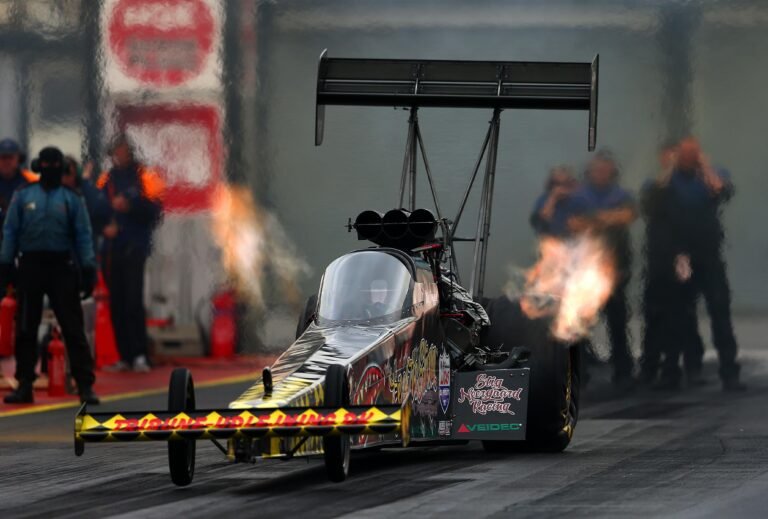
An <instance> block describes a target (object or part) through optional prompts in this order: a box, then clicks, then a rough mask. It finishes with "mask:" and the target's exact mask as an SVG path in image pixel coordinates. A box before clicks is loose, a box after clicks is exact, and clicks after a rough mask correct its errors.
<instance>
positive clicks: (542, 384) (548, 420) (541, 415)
mask: <svg viewBox="0 0 768 519" xmlns="http://www.w3.org/2000/svg"><path fill="white" fill-rule="evenodd" d="M488 313H489V315H490V318H491V327H490V329H489V330H488V333H487V336H486V340H487V342H486V344H503V345H504V349H511V348H513V347H515V346H523V347H526V348H528V349H530V351H531V355H530V359H529V360H528V367H530V368H531V382H530V392H529V395H528V423H527V426H526V440H525V441H510V442H498V441H494V442H492V441H485V442H483V447H484V448H485V449H486V450H488V451H493V452H498V451H518V450H524V451H537V452H561V451H563V450H564V449H565V448H566V447H567V446H568V444H569V443H570V442H571V438H572V436H573V431H574V429H575V427H576V422H577V421H578V417H579V393H580V391H579V389H580V373H581V369H580V368H581V361H580V354H581V351H580V349H579V348H578V347H577V346H571V345H568V344H564V343H562V342H559V341H556V340H554V339H552V337H551V335H550V333H549V321H548V320H546V319H535V320H532V319H528V318H527V317H526V316H525V315H524V314H523V313H522V311H521V309H520V305H519V304H518V303H517V301H509V300H508V299H507V298H506V297H501V298H499V299H496V300H494V301H493V302H492V303H491V304H490V305H489V307H488Z"/></svg>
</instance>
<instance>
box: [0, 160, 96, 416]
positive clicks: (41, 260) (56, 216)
mask: <svg viewBox="0 0 768 519" xmlns="http://www.w3.org/2000/svg"><path fill="white" fill-rule="evenodd" d="M64 167H65V163H64V156H63V155H62V153H61V151H60V150H59V149H57V148H53V147H48V148H44V149H43V150H41V151H40V154H39V157H38V168H37V169H38V170H39V172H40V181H39V182H37V183H35V184H30V185H28V186H26V187H23V188H22V189H20V190H18V191H17V192H16V193H15V194H14V196H13V199H12V200H11V204H10V206H9V208H8V214H7V215H6V218H5V222H4V225H3V240H2V244H1V245H0V286H8V285H14V286H15V287H16V292H17V295H18V305H19V306H18V310H17V313H16V351H15V355H16V380H17V381H18V383H19V385H18V387H17V389H16V390H15V391H13V392H12V393H11V394H9V395H7V396H6V397H5V398H4V401H5V402H6V403H9V404H21V403H32V402H33V400H34V397H33V393H32V384H33V382H34V381H35V378H36V375H35V365H36V363H37V332H38V328H39V327H40V320H41V318H42V311H43V297H44V296H45V295H47V296H48V298H49V300H50V304H51V308H52V309H53V311H54V313H55V314H56V319H57V320H58V322H59V325H60V326H61V331H62V335H63V336H64V343H65V344H66V347H67V353H68V355H69V361H70V369H71V372H72V376H73V377H74V379H75V381H76V382H77V388H78V393H79V395H80V400H81V401H82V402H86V403H90V404H98V403H99V399H98V397H97V396H96V394H95V393H94V392H93V383H94V381H95V376H94V373H93V357H92V356H91V350H90V348H89V346H88V341H87V339H86V337H85V330H84V327H83V309H82V306H81V305H80V300H81V290H82V297H84V298H85V297H89V296H90V295H91V293H92V292H93V287H94V284H95V280H96V258H95V254H94V250H93V241H92V239H91V224H90V221H89V218H88V213H87V210H86V208H85V204H84V202H83V199H82V198H81V197H80V196H78V195H77V194H76V193H75V192H74V191H72V190H71V189H69V188H67V187H64V186H62V184H61V177H62V174H63V173H64ZM73 256H75V257H73ZM16 262H18V272H16V267H15V265H16Z"/></svg>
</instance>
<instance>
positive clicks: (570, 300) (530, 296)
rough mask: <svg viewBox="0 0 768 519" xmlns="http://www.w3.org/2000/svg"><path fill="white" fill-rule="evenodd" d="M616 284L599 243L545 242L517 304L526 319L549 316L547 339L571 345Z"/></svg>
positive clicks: (585, 238) (583, 239) (591, 239)
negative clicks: (551, 336)
mask: <svg viewBox="0 0 768 519" xmlns="http://www.w3.org/2000/svg"><path fill="white" fill-rule="evenodd" d="M615 282H616V268H615V264H614V256H613V254H612V252H611V250H610V249H608V248H607V247H606V246H605V244H604V243H603V242H602V240H601V239H599V238H597V237H595V236H592V235H581V236H578V237H575V238H572V239H568V240H559V239H555V238H544V239H543V240H542V241H541V242H540V243H539V260H538V261H537V263H536V265H534V266H533V268H531V269H530V270H529V271H528V272H527V273H526V276H525V287H524V290H523V294H522V296H521V297H520V306H521V308H522V310H523V313H525V315H526V316H528V317H529V318H531V319H537V318H541V317H551V318H552V325H551V332H552V335H553V336H554V337H555V338H556V339H558V340H561V341H565V342H573V341H576V340H578V339H580V338H583V337H585V336H586V335H587V334H588V333H589V330H590V329H591V328H592V327H593V326H594V325H595V324H596V322H597V319H598V317H599V314H600V310H601V309H602V308H603V306H604V305H605V303H606V302H607V301H608V298H609V297H610V296H611V293H612V292H613V288H614V284H615ZM508 296H509V294H508Z"/></svg>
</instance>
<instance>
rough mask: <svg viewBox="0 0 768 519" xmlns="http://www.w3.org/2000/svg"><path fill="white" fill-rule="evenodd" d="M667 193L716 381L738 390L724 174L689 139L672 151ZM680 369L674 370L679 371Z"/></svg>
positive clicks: (681, 267) (680, 263) (673, 362)
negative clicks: (723, 218)
mask: <svg viewBox="0 0 768 519" xmlns="http://www.w3.org/2000/svg"><path fill="white" fill-rule="evenodd" d="M663 184H665V185H666V190H667V191H668V194H667V197H668V205H669V209H668V210H669V211H670V222H669V223H670V225H671V227H672V229H673V232H674V233H675V237H674V239H675V240H676V241H677V242H678V243H679V244H680V247H679V248H680V253H679V255H678V256H676V259H675V263H676V268H677V269H678V271H679V272H680V274H688V275H692V280H693V284H694V286H695V290H696V291H697V292H700V293H701V294H702V295H703V296H704V300H705V302H706V306H707V312H708V313H709V318H710V322H711V326H712V340H713V342H714V344H715V348H716V349H717V352H718V356H719V358H720V378H721V380H722V383H723V389H724V390H725V391H740V390H743V389H744V385H743V384H741V382H740V381H739V371H740V366H739V364H738V362H737V361H736V356H737V350H738V345H737V343H736V337H735V335H734V332H733V324H732V322H731V292H730V287H729V286H728V278H727V275H726V267H725V260H724V259H723V255H722V247H723V238H724V234H723V227H722V224H721V222H720V212H721V208H722V205H723V204H724V203H725V202H727V201H728V200H729V199H730V197H731V196H732V195H733V186H732V184H731V177H730V174H729V173H728V171H726V170H724V169H715V168H714V167H712V165H711V163H710V161H709V159H708V158H707V157H706V155H704V154H703V153H702V151H701V147H700V145H699V142H698V141H697V140H696V139H695V138H693V137H688V138H686V139H683V140H682V141H681V142H680V144H679V145H678V148H677V160H676V163H675V168H674V170H673V171H671V172H670V174H669V175H668V180H667V181H666V182H663ZM678 362H679V361H678V358H677V356H676V355H675V352H674V351H673V352H671V354H670V355H669V358H668V360H667V362H666V363H665V365H666V370H665V371H666V372H673V371H674V370H675V368H676V367H677V363H678ZM678 369H679V368H678Z"/></svg>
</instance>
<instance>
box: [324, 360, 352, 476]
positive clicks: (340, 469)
mask: <svg viewBox="0 0 768 519" xmlns="http://www.w3.org/2000/svg"><path fill="white" fill-rule="evenodd" d="M324 393H325V404H324V405H325V407H332V408H339V407H346V406H348V405H349V381H348V380H347V369H346V368H345V367H344V366H342V365H341V364H334V365H332V366H330V367H329V368H328V370H327V371H326V372H325V386H324ZM323 452H324V453H325V469H326V472H327V473H328V479H330V480H331V481H334V482H340V481H344V480H345V479H347V476H348V475H349V457H350V440H349V435H348V434H343V433H341V434H339V435H338V436H326V437H324V438H323Z"/></svg>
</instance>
